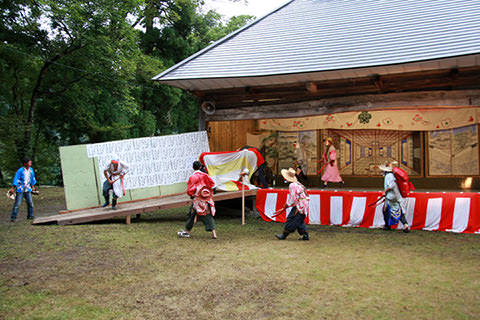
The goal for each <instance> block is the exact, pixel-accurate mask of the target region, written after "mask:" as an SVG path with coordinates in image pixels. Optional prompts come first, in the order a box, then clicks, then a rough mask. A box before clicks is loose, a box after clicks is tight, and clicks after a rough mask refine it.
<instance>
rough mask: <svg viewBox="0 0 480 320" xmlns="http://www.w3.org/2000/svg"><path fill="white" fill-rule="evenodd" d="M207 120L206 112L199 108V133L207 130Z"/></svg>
mask: <svg viewBox="0 0 480 320" xmlns="http://www.w3.org/2000/svg"><path fill="white" fill-rule="evenodd" d="M206 123H207V120H206V117H205V112H203V111H202V108H198V131H203V130H206V128H207V124H206Z"/></svg>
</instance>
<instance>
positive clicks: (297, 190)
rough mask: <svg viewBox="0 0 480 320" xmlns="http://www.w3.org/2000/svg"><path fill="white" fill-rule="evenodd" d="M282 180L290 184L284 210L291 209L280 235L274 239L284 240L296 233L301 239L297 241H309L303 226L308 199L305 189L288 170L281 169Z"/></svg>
mask: <svg viewBox="0 0 480 320" xmlns="http://www.w3.org/2000/svg"><path fill="white" fill-rule="evenodd" d="M281 172H282V176H283V178H284V179H285V180H286V181H288V182H290V186H289V187H288V190H289V195H288V197H287V202H286V203H285V209H287V208H289V207H292V210H290V213H289V214H288V216H287V222H286V223H285V228H284V230H283V233H282V234H275V237H277V239H279V240H285V239H286V238H287V236H288V235H289V234H290V233H292V232H295V230H297V231H298V233H299V234H300V235H301V237H300V238H299V239H298V240H309V237H308V232H307V226H306V225H305V218H306V217H307V216H308V204H309V201H310V197H309V196H308V194H307V191H306V189H305V187H304V186H303V185H302V184H301V183H300V182H298V179H297V177H296V175H295V170H294V169H293V168H289V169H288V170H286V169H282V171H281Z"/></svg>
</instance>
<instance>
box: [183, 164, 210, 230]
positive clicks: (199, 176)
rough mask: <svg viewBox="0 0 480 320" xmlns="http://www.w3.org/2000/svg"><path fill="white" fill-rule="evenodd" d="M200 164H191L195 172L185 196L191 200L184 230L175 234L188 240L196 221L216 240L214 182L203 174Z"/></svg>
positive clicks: (189, 180) (189, 181)
mask: <svg viewBox="0 0 480 320" xmlns="http://www.w3.org/2000/svg"><path fill="white" fill-rule="evenodd" d="M201 169H202V164H201V163H200V162H199V161H195V162H194V163H193V170H195V172H194V173H193V174H192V175H191V176H190V178H189V179H188V185H187V194H188V195H189V196H190V198H191V199H192V200H193V203H192V206H191V207H190V210H189V212H188V218H187V222H186V223H185V230H181V231H179V232H177V234H178V236H179V237H182V238H190V231H191V230H192V228H193V225H194V224H195V222H197V220H200V221H202V222H203V224H204V225H205V230H206V231H210V232H212V238H213V239H217V232H216V230H215V229H216V225H215V220H214V219H213V217H214V216H215V203H214V202H213V188H214V187H215V182H214V181H213V180H212V178H210V176H209V175H208V174H207V173H205V172H203V171H202V170H201Z"/></svg>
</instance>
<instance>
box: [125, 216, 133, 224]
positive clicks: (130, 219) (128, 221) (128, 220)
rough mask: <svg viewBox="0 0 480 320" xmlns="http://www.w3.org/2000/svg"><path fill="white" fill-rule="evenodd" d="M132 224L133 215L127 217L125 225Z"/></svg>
mask: <svg viewBox="0 0 480 320" xmlns="http://www.w3.org/2000/svg"><path fill="white" fill-rule="evenodd" d="M131 222H132V216H131V215H128V216H126V217H125V223H126V224H130V223H131Z"/></svg>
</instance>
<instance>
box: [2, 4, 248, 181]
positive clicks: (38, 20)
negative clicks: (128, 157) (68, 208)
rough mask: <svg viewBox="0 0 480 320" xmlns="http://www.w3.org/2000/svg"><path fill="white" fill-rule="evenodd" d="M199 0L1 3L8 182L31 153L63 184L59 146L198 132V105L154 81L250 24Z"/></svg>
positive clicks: (44, 177)
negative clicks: (205, 8) (225, 16)
mask: <svg viewBox="0 0 480 320" xmlns="http://www.w3.org/2000/svg"><path fill="white" fill-rule="evenodd" d="M202 5H203V1H200V0H97V1H86V0H4V1H2V2H1V3H0V9H1V12H0V16H1V22H0V71H1V72H0V183H6V181H5V179H6V178H9V177H10V176H11V175H12V173H13V172H14V170H15V169H16V168H17V167H18V166H19V159H21V158H23V157H24V156H30V157H31V158H32V159H33V160H34V162H35V167H36V170H37V171H38V173H37V175H38V176H39V178H40V181H41V182H42V183H44V184H53V183H55V184H59V183H61V173H60V163H59V156H58V147H59V146H63V145H71V144H79V143H93V142H101V141H109V140H116V139H124V138H135V137H143V136H152V135H162V134H171V133H180V132H188V131H194V130H196V129H197V128H198V107H197V102H196V100H195V98H194V97H193V96H191V95H190V94H188V93H186V92H183V91H181V90H180V89H176V88H173V87H169V86H165V85H160V84H158V83H156V82H154V81H151V78H152V77H153V76H155V75H156V74H158V73H160V72H161V71H163V70H165V69H166V68H168V67H170V66H172V65H173V64H175V63H177V62H179V61H181V60H183V59H185V58H186V57H188V56H190V55H191V54H193V53H195V52H197V51H198V50H200V49H202V48H203V47H205V46H207V45H209V44H210V43H212V42H213V41H216V40H218V39H220V38H221V37H223V36H225V35H227V34H228V33H230V32H232V31H234V30H236V29H237V28H239V27H241V26H243V25H244V24H245V23H247V22H249V21H251V20H252V19H253V18H254V17H252V16H237V17H233V18H231V19H230V20H228V21H225V20H224V19H222V16H221V15H220V14H218V13H217V12H215V11H208V12H206V13H204V12H202V10H201V9H202Z"/></svg>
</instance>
